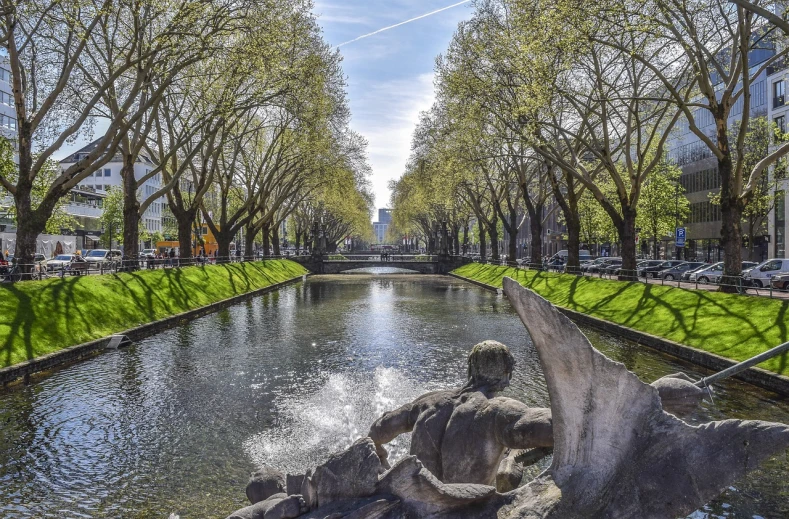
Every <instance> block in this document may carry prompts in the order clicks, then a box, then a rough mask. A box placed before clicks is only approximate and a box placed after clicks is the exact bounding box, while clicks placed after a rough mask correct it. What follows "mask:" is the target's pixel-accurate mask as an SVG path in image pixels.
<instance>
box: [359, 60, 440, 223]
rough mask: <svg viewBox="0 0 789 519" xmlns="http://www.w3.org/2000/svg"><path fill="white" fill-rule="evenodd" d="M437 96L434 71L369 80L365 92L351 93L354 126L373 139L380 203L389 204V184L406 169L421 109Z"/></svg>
mask: <svg viewBox="0 0 789 519" xmlns="http://www.w3.org/2000/svg"><path fill="white" fill-rule="evenodd" d="M434 99H435V92H434V89H433V74H432V73H429V74H420V75H418V76H414V77H410V78H402V79H397V80H392V81H386V82H372V81H369V80H368V81H366V82H365V89H364V92H362V93H359V94H356V93H355V95H354V96H352V97H351V109H352V112H353V114H354V117H353V121H352V122H351V126H352V127H353V129H354V130H356V131H358V132H359V133H361V134H362V135H364V136H365V137H366V138H367V140H368V142H369V147H368V152H369V155H370V165H371V166H372V168H373V176H372V183H373V189H374V192H375V198H376V207H385V206H386V205H388V204H389V188H388V186H387V184H388V183H389V181H390V180H393V179H397V178H400V176H402V174H403V173H404V171H405V164H406V161H407V160H408V156H409V154H410V152H411V136H412V133H413V131H414V128H415V126H416V123H417V122H418V121H419V112H422V111H424V110H427V109H429V108H430V106H431V105H432V104H433V100H434Z"/></svg>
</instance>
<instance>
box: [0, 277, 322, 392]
mask: <svg viewBox="0 0 789 519" xmlns="http://www.w3.org/2000/svg"><path fill="white" fill-rule="evenodd" d="M310 275H311V274H304V275H301V276H296V277H294V278H291V279H288V280H285V281H281V282H279V283H274V284H273V285H269V286H267V287H263V288H258V289H255V290H252V291H250V292H247V293H245V294H239V295H237V296H233V297H230V298H228V299H223V300H222V301H217V302H215V303H211V304H210V305H207V306H201V307H200V308H195V309H193V310H189V311H186V312H181V313H180V314H175V315H172V316H170V317H165V318H164V319H159V320H158V321H152V322H150V323H145V324H141V325H140V326H136V327H134V328H130V329H128V330H126V331H122V332H118V333H117V334H114V335H125V336H126V337H128V338H129V339H130V340H131V341H132V342H134V341H139V340H142V339H145V338H148V337H150V336H151V335H155V334H157V333H160V332H163V331H165V330H169V329H170V328H174V327H176V326H178V325H179V324H181V323H182V322H184V321H191V320H193V319H196V318H198V317H203V316H206V315H208V314H212V313H214V312H218V311H220V310H224V309H225V308H229V307H231V306H233V305H236V304H238V303H241V302H243V301H248V300H250V299H253V298H255V297H258V296H261V295H263V294H266V293H269V292H275V291H277V290H279V289H280V288H283V287H285V286H288V285H292V284H294V283H298V282H299V281H302V280H304V279H305V278H306V277H308V276H310ZM111 338H112V336H109V337H103V338H101V339H96V340H93V341H89V342H84V343H82V344H77V345H75V346H69V347H67V348H63V349H62V350H58V351H55V352H52V353H49V354H47V355H43V356H41V357H38V358H35V359H30V360H27V361H24V362H21V363H19V364H15V365H13V366H8V367H5V368H0V384H2V387H6V386H8V385H9V384H12V383H14V382H19V381H25V382H29V381H30V378H31V377H32V376H33V375H44V374H45V372H47V371H50V370H52V369H55V368H60V367H63V366H65V365H67V364H72V363H74V362H77V361H81V360H85V359H88V358H90V357H93V356H95V355H98V354H99V353H101V352H103V351H105V349H106V347H107V345H108V344H109V342H110V340H111Z"/></svg>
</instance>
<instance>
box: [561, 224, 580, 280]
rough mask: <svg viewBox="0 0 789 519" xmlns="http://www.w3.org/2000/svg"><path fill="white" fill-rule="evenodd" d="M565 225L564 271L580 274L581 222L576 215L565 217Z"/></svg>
mask: <svg viewBox="0 0 789 519" xmlns="http://www.w3.org/2000/svg"><path fill="white" fill-rule="evenodd" d="M565 223H566V225H567V265H566V266H565V269H564V271H565V272H567V273H568V274H580V272H581V270H580V269H581V260H580V256H581V220H580V218H578V215H577V214H576V215H574V216H573V217H572V218H567V217H566V216H565Z"/></svg>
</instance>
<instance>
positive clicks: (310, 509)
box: [228, 278, 789, 519]
mask: <svg viewBox="0 0 789 519" xmlns="http://www.w3.org/2000/svg"><path fill="white" fill-rule="evenodd" d="M504 291H505V293H506V294H507V297H508V298H509V299H510V302H511V303H512V304H513V306H514V307H515V309H516V310H517V312H518V315H519V316H520V318H521V320H522V321H523V323H524V324H525V325H526V328H527V329H528V330H529V333H530V335H531V337H532V341H533V343H534V346H535V348H536V349H537V353H538V355H539V358H540V363H541V365H542V368H543V372H544V375H545V379H546V382H547V385H548V392H549V395H550V400H551V412H550V413H548V411H547V410H545V409H530V408H528V407H526V406H524V405H523V404H520V403H518V402H515V401H512V400H510V399H505V398H502V397H498V396H495V393H497V392H498V391H500V390H501V389H502V388H503V386H504V385H506V383H507V382H508V381H509V375H510V373H511V371H512V366H513V364H512V362H511V356H509V352H508V351H506V348H504V347H503V346H502V345H500V344H497V343H491V342H488V343H483V344H481V345H478V346H477V347H475V349H474V352H472V355H471V357H470V359H469V367H470V369H469V383H468V384H467V385H466V386H464V388H461V389H459V390H454V391H441V392H436V393H431V394H428V395H425V396H423V397H420V398H419V399H417V400H415V401H414V402H412V403H410V404H407V405H406V406H403V407H402V408H400V409H398V410H396V411H393V412H391V413H387V414H386V415H384V416H383V417H381V419H379V420H377V421H376V423H375V424H374V425H373V427H372V429H371V431H370V434H371V437H370V438H363V439H360V440H358V441H357V442H356V443H354V445H352V446H351V447H350V448H349V449H348V450H347V451H345V452H343V453H339V454H336V455H334V456H332V457H331V458H330V459H329V460H328V461H327V462H326V463H324V464H323V465H321V466H319V467H317V468H316V469H314V470H310V471H308V472H307V473H306V474H304V475H297V476H292V475H288V476H285V475H282V474H277V473H276V472H275V471H273V472H272V471H269V472H266V473H261V474H262V475H259V476H258V478H257V479H256V480H255V481H253V482H251V483H250V486H253V485H254V488H255V489H257V491H256V492H253V493H252V494H254V498H253V496H252V495H250V492H248V495H250V498H251V499H252V500H253V501H255V500H259V501H258V502H256V503H254V504H253V505H252V506H250V507H247V508H244V509H241V510H239V511H237V512H235V513H234V514H232V515H231V516H230V517H229V518H228V519H231V518H233V519H291V518H295V517H303V518H309V519H318V518H320V519H326V518H330V517H331V518H332V519H340V518H347V519H363V518H368V519H373V518H378V519H394V518H406V517H409V518H410V517H420V518H447V519H448V518H501V519H504V518H513V519H514V518H535V519H536V518H540V519H549V518H550V519H553V518H556V519H558V518H561V519H581V518H583V519H589V518H592V519H594V518H601V519H602V518H611V519H619V518H622V519H624V518H632V517H640V518H674V517H677V516H682V515H686V514H689V513H691V512H692V511H693V510H695V509H697V508H699V507H700V506H703V505H704V504H705V503H707V502H708V501H709V500H710V499H712V498H714V497H716V496H717V495H718V494H719V493H720V492H721V491H722V490H723V489H725V488H726V487H727V486H729V485H730V484H731V483H733V482H734V481H735V480H737V479H738V478H740V477H742V476H744V475H745V474H746V473H747V472H748V471H750V470H753V469H754V468H756V467H757V466H758V464H759V463H760V462H761V461H762V460H764V459H765V458H766V457H768V456H770V455H771V454H773V453H776V452H779V451H781V450H784V449H786V448H787V447H789V426H787V425H784V424H777V423H768V422H761V421H745V420H725V421H720V422H710V423H707V424H704V425H701V426H699V427H693V426H690V425H688V424H687V423H685V422H683V421H682V420H681V419H679V418H677V417H676V416H674V414H677V415H679V414H681V412H682V411H683V410H685V409H688V408H690V407H692V406H693V405H695V404H697V403H698V402H699V401H700V399H701V398H702V397H703V391H702V390H699V388H696V387H695V386H693V384H692V382H691V381H690V380H689V379H688V378H687V377H685V376H682V375H674V376H671V377H664V379H661V380H659V381H657V382H656V383H655V384H654V385H648V384H645V383H643V382H641V381H640V380H639V379H638V378H637V377H636V376H635V375H634V374H633V373H630V372H629V371H627V370H626V369H625V367H624V366H623V365H622V364H619V363H616V362H613V361H612V360H610V359H608V358H607V357H605V356H604V355H603V354H602V353H600V352H599V351H597V350H596V349H594V348H593V347H592V345H591V344H590V343H589V341H588V340H587V339H586V337H585V336H584V335H583V334H582V333H581V331H580V330H579V329H578V328H577V327H576V326H575V324H574V323H573V322H572V321H570V320H569V319H568V318H567V317H565V316H564V315H562V314H561V313H560V312H558V311H557V310H556V309H555V308H554V307H553V305H551V304H550V303H549V302H547V301H546V300H544V299H542V298H541V297H539V296H538V295H536V294H534V293H533V292H531V291H529V290H527V289H525V288H523V287H521V286H520V285H519V284H518V283H517V282H515V281H513V280H511V279H508V278H507V279H505V280H504ZM475 352H476V355H475ZM691 386H692V387H691ZM666 409H669V410H671V411H672V412H673V413H674V414H669V413H668V412H666ZM408 430H413V435H414V436H413V441H412V449H411V454H412V455H411V456H408V457H406V458H404V459H403V460H401V461H400V462H398V463H397V464H395V465H394V467H392V468H391V469H389V470H386V467H387V466H388V463H387V459H386V451H385V449H384V448H383V443H385V442H386V441H389V440H391V438H393V437H394V436H396V435H397V434H400V433H402V432H406V431H408ZM548 430H550V431H551V433H552V434H551V435H552V440H553V441H552V442H550V438H549V437H548V436H549V435H548V432H547V431H548ZM551 443H552V446H553V459H552V462H551V465H550V467H549V468H548V469H547V470H545V471H544V472H543V473H542V474H540V475H539V476H538V477H537V478H535V479H534V480H532V481H530V482H528V483H527V484H526V485H524V486H521V487H519V488H515V489H514V490H512V491H509V492H504V493H501V492H497V491H496V488H495V487H494V486H492V483H493V480H494V479H495V473H496V471H497V470H498V469H499V467H500V465H501V463H500V462H501V458H502V456H503V453H504V451H505V448H507V447H515V448H523V447H539V448H542V447H545V446H547V445H550V444H551ZM420 457H423V458H424V459H420ZM507 459H509V458H507ZM505 461H506V460H505ZM272 478H273V479H272ZM273 480H276V481H273ZM283 483H284V484H283ZM261 489H263V490H262V491H261ZM265 489H268V490H265ZM280 490H285V492H279V491H280ZM271 492H279V493H276V494H274V495H269V494H270V493H271Z"/></svg>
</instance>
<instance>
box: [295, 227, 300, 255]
mask: <svg viewBox="0 0 789 519" xmlns="http://www.w3.org/2000/svg"><path fill="white" fill-rule="evenodd" d="M300 249H301V233H300V232H299V231H296V254H297V255H298V253H299V250H300Z"/></svg>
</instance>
